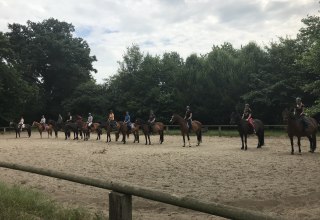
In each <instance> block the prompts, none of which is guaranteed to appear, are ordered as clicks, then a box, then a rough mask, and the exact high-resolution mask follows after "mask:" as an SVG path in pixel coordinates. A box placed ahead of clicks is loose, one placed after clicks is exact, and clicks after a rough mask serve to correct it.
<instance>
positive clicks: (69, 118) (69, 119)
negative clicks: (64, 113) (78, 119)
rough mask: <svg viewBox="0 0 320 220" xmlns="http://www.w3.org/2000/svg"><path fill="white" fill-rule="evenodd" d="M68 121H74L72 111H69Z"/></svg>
mask: <svg viewBox="0 0 320 220" xmlns="http://www.w3.org/2000/svg"><path fill="white" fill-rule="evenodd" d="M67 122H72V115H71V113H70V112H68V119H67Z"/></svg>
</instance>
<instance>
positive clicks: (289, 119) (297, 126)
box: [282, 109, 318, 154]
mask: <svg viewBox="0 0 320 220" xmlns="http://www.w3.org/2000/svg"><path fill="white" fill-rule="evenodd" d="M282 118H283V121H284V122H285V123H287V133H288V136H289V138H290V143H291V154H294V148H293V137H294V136H296V137H297V138H298V147H299V153H301V143H300V140H301V137H307V138H308V139H309V142H310V150H309V152H310V153H314V151H315V149H316V147H317V135H316V134H317V130H318V123H317V121H316V119H314V118H309V117H305V122H306V124H307V127H306V128H305V129H304V126H303V124H302V120H303V119H302V118H299V117H296V116H295V115H294V113H293V111H292V110H291V111H289V110H288V109H285V110H284V111H283V112H282Z"/></svg>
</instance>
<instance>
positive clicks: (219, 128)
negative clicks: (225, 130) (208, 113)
mask: <svg viewBox="0 0 320 220" xmlns="http://www.w3.org/2000/svg"><path fill="white" fill-rule="evenodd" d="M218 130H219V137H221V126H219V127H218Z"/></svg>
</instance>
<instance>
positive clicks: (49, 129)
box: [32, 121, 52, 138]
mask: <svg viewBox="0 0 320 220" xmlns="http://www.w3.org/2000/svg"><path fill="white" fill-rule="evenodd" d="M32 126H36V127H37V128H38V131H39V133H40V137H41V138H42V132H44V131H46V132H48V138H49V136H51V137H52V125H45V126H44V125H42V124H40V123H39V122H36V121H34V122H33V123H32Z"/></svg>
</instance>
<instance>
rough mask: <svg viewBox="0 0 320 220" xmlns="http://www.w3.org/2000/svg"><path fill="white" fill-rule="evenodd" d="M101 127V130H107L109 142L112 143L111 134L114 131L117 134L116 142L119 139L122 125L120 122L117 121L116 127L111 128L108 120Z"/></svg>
mask: <svg viewBox="0 0 320 220" xmlns="http://www.w3.org/2000/svg"><path fill="white" fill-rule="evenodd" d="M100 127H101V129H102V128H104V129H105V130H106V132H107V142H111V132H112V131H115V132H116V134H115V136H116V140H118V139H119V133H118V131H119V129H120V123H119V122H116V121H115V122H114V125H113V126H111V122H110V121H109V120H107V121H105V122H102V123H101V124H100Z"/></svg>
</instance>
